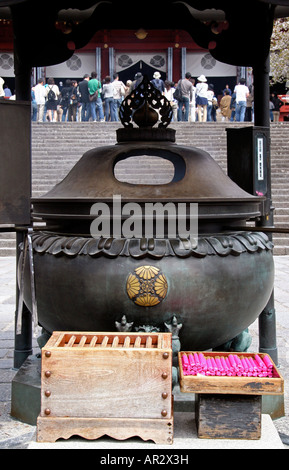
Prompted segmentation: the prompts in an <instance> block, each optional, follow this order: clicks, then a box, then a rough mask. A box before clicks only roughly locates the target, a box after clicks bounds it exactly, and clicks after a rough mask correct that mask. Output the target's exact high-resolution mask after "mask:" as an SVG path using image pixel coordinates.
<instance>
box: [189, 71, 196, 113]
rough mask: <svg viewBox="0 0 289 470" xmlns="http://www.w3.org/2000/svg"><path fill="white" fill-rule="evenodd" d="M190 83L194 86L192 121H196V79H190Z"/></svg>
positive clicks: (191, 108) (191, 106) (191, 102)
mask: <svg viewBox="0 0 289 470" xmlns="http://www.w3.org/2000/svg"><path fill="white" fill-rule="evenodd" d="M190 81H191V82H192V85H193V92H192V99H191V101H190V121H191V122H195V121H196V87H195V79H194V78H190Z"/></svg>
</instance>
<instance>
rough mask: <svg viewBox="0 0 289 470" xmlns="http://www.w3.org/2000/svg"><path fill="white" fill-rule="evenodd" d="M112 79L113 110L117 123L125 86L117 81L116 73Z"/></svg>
mask: <svg viewBox="0 0 289 470" xmlns="http://www.w3.org/2000/svg"><path fill="white" fill-rule="evenodd" d="M113 79H114V80H113V82H112V84H113V110H114V116H115V119H116V121H119V118H118V113H119V108H120V106H121V103H122V100H123V97H124V95H125V86H124V83H123V82H122V81H121V80H119V75H118V73H115V74H114V75H113Z"/></svg>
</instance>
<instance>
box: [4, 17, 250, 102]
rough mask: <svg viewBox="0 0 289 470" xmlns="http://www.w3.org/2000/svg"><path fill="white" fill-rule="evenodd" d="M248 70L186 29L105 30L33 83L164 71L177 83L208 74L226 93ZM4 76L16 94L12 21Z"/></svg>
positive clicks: (36, 74) (65, 27)
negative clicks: (214, 52)
mask: <svg viewBox="0 0 289 470" xmlns="http://www.w3.org/2000/svg"><path fill="white" fill-rule="evenodd" d="M59 28H61V29H62V30H64V31H65V30H66V31H67V32H69V23H59ZM242 69H244V68H243V67H236V66H233V65H228V64H225V63H222V62H218V61H217V60H216V59H214V58H213V57H212V56H211V54H210V52H209V50H206V49H202V48H200V47H199V46H198V45H197V44H196V43H195V42H194V41H193V40H192V38H191V36H190V35H189V34H188V33H187V32H185V31H182V30H162V31H160V30H144V29H139V30H138V31H136V30H101V31H98V32H97V33H96V34H95V35H94V36H93V38H92V39H91V41H90V42H89V43H88V44H87V45H86V46H85V47H84V48H82V49H80V50H76V51H75V53H74V54H73V56H72V57H71V58H70V59H69V60H67V61H66V62H63V63H61V64H57V65H53V66H48V67H39V68H35V69H33V76H32V77H31V83H32V84H33V83H35V82H36V81H37V78H39V77H40V76H43V77H44V78H49V77H53V78H54V79H55V82H56V83H57V84H60V85H61V84H64V83H65V80H66V79H67V78H70V79H76V80H77V81H79V80H80V79H82V77H83V75H84V74H87V73H88V74H91V72H92V71H96V73H97V76H98V78H99V79H103V78H104V77H105V76H107V75H110V76H111V77H112V76H113V74H114V73H115V72H118V74H119V77H120V80H122V81H123V82H126V81H127V80H133V79H134V76H135V74H136V73H137V72H142V73H143V74H146V75H148V77H149V79H152V78H153V73H154V72H155V71H159V72H160V74H161V77H162V79H164V80H165V79H168V80H170V81H173V82H177V81H178V80H179V79H180V78H182V77H184V75H185V73H186V72H190V73H191V75H192V77H193V78H197V77H198V76H199V75H202V74H203V75H205V76H206V77H207V79H208V83H210V84H213V85H214V88H215V92H216V93H217V94H220V93H221V92H222V90H223V89H224V88H225V86H226V84H228V85H229V86H230V88H231V89H232V88H234V86H235V84H236V81H237V80H238V78H240V77H241V76H245V75H244V74H246V75H247V78H248V73H250V71H249V72H248V70H242ZM0 76H1V77H2V78H3V79H4V80H5V83H6V84H7V85H8V86H9V87H10V88H11V90H12V91H13V90H14V60H13V31H12V22H11V21H10V20H7V19H1V20H0ZM249 78H250V77H249ZM249 81H250V80H249ZM249 84H250V83H249Z"/></svg>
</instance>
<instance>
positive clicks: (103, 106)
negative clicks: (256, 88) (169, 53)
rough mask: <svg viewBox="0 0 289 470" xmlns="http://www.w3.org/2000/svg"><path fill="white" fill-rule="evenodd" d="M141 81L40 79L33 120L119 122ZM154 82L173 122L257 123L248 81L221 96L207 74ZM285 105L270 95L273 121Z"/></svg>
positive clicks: (156, 77) (1, 93)
mask: <svg viewBox="0 0 289 470" xmlns="http://www.w3.org/2000/svg"><path fill="white" fill-rule="evenodd" d="M142 79H143V76H142V74H141V73H140V72H138V73H137V74H136V75H135V77H134V80H128V81H127V82H126V83H125V84H124V83H123V82H122V81H121V80H120V79H119V75H118V74H117V73H115V74H114V75H113V78H112V79H111V77H110V76H107V77H105V78H104V80H102V81H100V80H98V78H97V74H96V73H95V72H92V73H91V75H88V74H85V75H84V77H83V79H82V80H81V81H80V82H79V83H77V81H76V80H69V79H68V80H66V82H65V84H64V86H58V85H57V84H56V83H55V81H54V79H53V78H48V80H47V83H44V79H43V78H40V79H39V80H38V83H37V84H36V85H35V86H33V87H32V89H31V101H32V121H39V122H43V121H44V122H46V121H50V122H55V121H94V122H96V121H100V122H105V121H118V120H119V108H120V106H121V103H122V101H123V99H124V98H125V97H126V96H127V95H128V94H130V93H131V92H132V91H133V90H134V89H135V88H136V87H137V86H138V85H139V83H141V81H142ZM151 83H152V84H153V85H154V86H155V87H156V88H157V89H158V90H159V91H160V92H161V93H162V94H163V95H164V96H165V97H166V98H167V99H168V100H169V101H170V103H171V106H172V109H173V120H174V121H191V122H196V121H199V122H208V121H217V120H222V121H238V122H243V121H253V120H254V96H253V90H252V87H249V88H248V87H247V85H246V82H245V79H244V78H241V79H240V81H239V83H237V84H236V86H235V87H234V90H231V89H230V87H229V85H226V87H225V89H224V90H221V91H220V92H219V93H218V94H217V93H215V90H214V85H213V84H210V83H208V80H207V78H206V77H205V76H204V75H200V76H199V77H198V78H197V79H195V78H193V77H192V76H191V73H189V72H187V73H186V74H185V77H184V78H183V79H180V80H179V81H178V82H176V83H174V82H171V81H169V80H165V81H163V80H162V78H161V74H160V73H159V72H158V71H156V72H155V73H154V74H153V78H152V80H151ZM3 84H4V81H3V79H2V78H1V77H0V98H1V97H4V98H8V99H9V98H10V99H11V98H12V99H13V96H11V95H12V93H11V91H10V90H9V89H8V87H5V86H3ZM283 104H284V103H283V102H282V101H281V100H280V99H279V98H278V96H277V94H276V93H272V94H271V96H270V102H269V111H270V119H271V121H272V122H278V121H279V116H280V107H281V106H282V105H283Z"/></svg>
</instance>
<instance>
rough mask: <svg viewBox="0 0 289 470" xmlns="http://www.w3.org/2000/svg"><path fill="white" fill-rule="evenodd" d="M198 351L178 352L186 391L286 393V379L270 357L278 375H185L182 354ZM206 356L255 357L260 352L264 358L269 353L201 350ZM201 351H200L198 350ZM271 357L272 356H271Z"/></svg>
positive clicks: (182, 382)
mask: <svg viewBox="0 0 289 470" xmlns="http://www.w3.org/2000/svg"><path fill="white" fill-rule="evenodd" d="M195 352H198V351H180V352H179V353H178V359H179V368H180V389H181V391H182V392H184V393H210V394H212V393H213V394H215V393H219V394H224V393H228V394H244V395H282V394H283V393H284V379H283V377H282V375H281V374H280V372H279V371H278V369H277V367H276V365H275V364H274V362H273V361H272V359H271V358H270V360H271V362H272V363H273V365H274V367H273V370H274V375H276V377H272V378H271V377H238V376H234V377H228V376H205V375H200V374H199V375H195V376H193V375H184V373H183V367H182V355H183V354H187V355H188V354H194V353H195ZM201 352H202V353H203V354H204V356H205V357H208V356H209V357H216V356H229V355H230V354H236V355H239V356H247V357H254V355H255V354H258V355H259V357H260V358H261V359H262V358H263V357H264V356H268V354H264V353H252V352H251V353H243V352H242V353H237V352H233V353H231V352H223V351H219V352H218V351H201ZM198 353H199V352H198ZM269 357H270V356H269Z"/></svg>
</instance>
